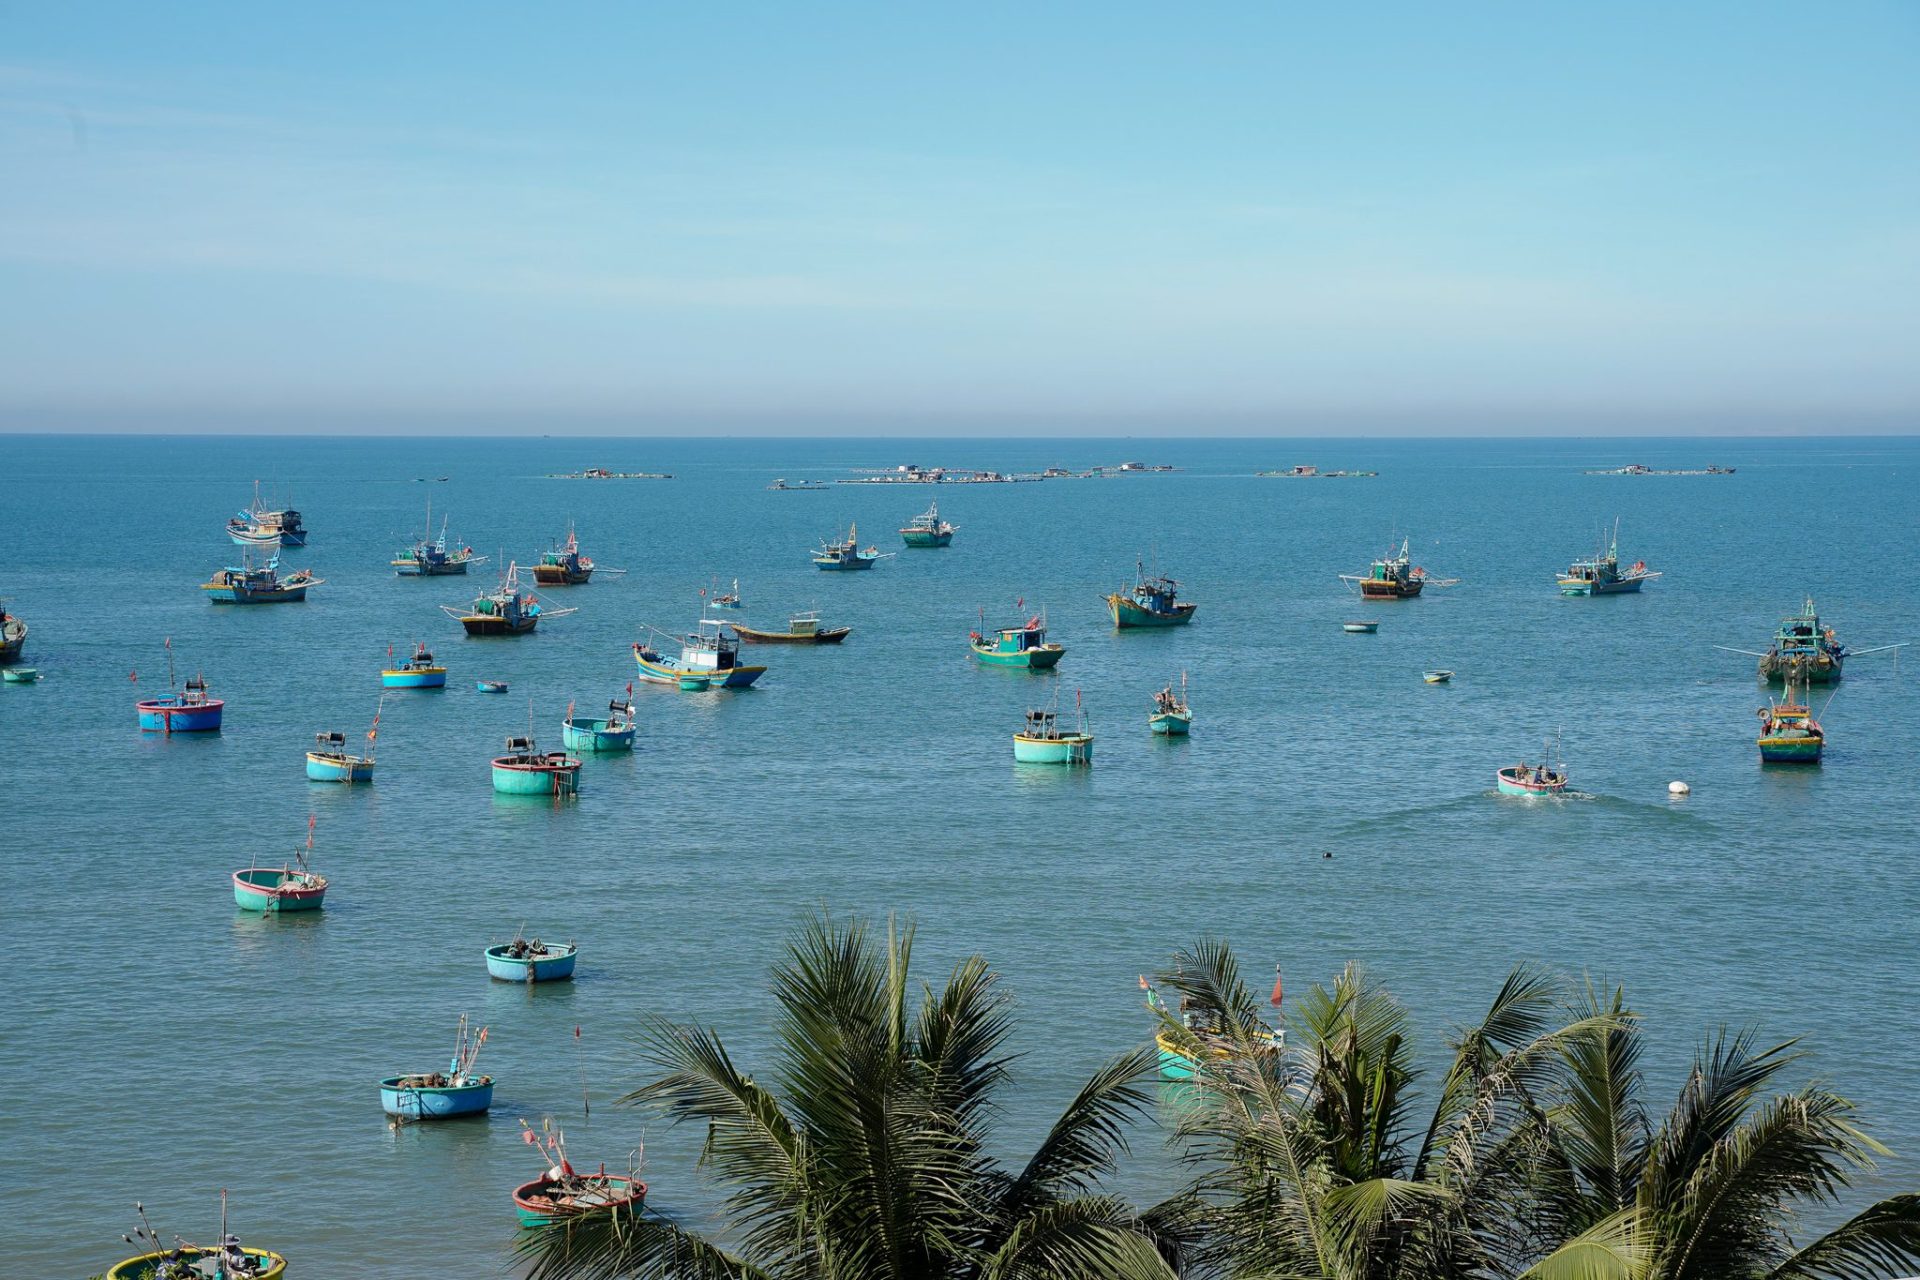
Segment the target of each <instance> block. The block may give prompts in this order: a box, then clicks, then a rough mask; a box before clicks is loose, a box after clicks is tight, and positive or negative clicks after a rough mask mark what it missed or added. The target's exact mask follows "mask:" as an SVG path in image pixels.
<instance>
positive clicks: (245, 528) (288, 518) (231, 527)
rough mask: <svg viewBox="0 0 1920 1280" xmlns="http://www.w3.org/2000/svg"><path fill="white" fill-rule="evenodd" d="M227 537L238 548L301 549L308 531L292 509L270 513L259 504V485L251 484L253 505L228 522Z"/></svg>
mask: <svg viewBox="0 0 1920 1280" xmlns="http://www.w3.org/2000/svg"><path fill="white" fill-rule="evenodd" d="M227 535H228V536H229V537H231V538H232V539H233V541H234V542H235V543H237V544H238V545H240V546H251V547H304V546H306V545H307V531H306V528H305V527H304V526H302V525H301V523H300V513H299V512H298V511H295V510H293V509H291V508H288V509H286V510H282V511H271V510H269V509H268V508H267V506H266V504H265V503H263V502H261V501H260V482H259V481H258V480H255V481H254V482H253V503H252V505H250V506H248V507H247V508H246V509H244V510H243V511H241V512H240V514H239V515H237V516H235V517H233V519H231V520H229V521H227Z"/></svg>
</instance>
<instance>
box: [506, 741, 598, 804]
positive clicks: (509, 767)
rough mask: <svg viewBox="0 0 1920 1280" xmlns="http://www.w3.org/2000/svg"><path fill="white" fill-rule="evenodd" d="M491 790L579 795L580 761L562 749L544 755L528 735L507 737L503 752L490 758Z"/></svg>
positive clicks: (521, 793)
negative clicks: (524, 736)
mask: <svg viewBox="0 0 1920 1280" xmlns="http://www.w3.org/2000/svg"><path fill="white" fill-rule="evenodd" d="M493 789H494V790H495V791H496V792H498V793H499V794H501V795H503V796H572V795H578V794H579V793H580V761H579V759H578V758H577V757H574V756H570V755H568V754H567V753H566V752H564V751H549V752H547V753H545V754H544V755H543V754H541V752H540V751H539V749H538V748H536V747H535V746H534V742H533V739H532V738H531V737H526V738H508V739H507V750H506V754H505V755H499V756H495V757H494V758H493Z"/></svg>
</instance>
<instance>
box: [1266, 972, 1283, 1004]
mask: <svg viewBox="0 0 1920 1280" xmlns="http://www.w3.org/2000/svg"><path fill="white" fill-rule="evenodd" d="M1283 994H1284V993H1283V992H1282V991H1281V990H1280V966H1279V965H1275V966H1273V994H1272V995H1270V996H1268V997H1267V1003H1268V1004H1270V1005H1272V1006H1273V1007H1274V1008H1276V1009H1278V1008H1279V1007H1280V1000H1281V997H1282V995H1283Z"/></svg>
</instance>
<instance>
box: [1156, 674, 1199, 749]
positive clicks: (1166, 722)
mask: <svg viewBox="0 0 1920 1280" xmlns="http://www.w3.org/2000/svg"><path fill="white" fill-rule="evenodd" d="M1147 728H1149V729H1151V730H1152V731H1153V732H1154V733H1156V734H1160V735H1161V736H1163V737H1169V738H1184V737H1186V736H1187V733H1188V731H1189V730H1190V729H1192V728H1193V708H1192V707H1190V706H1188V705H1187V673H1186V672H1184V671H1182V672H1181V673H1180V692H1178V693H1175V692H1174V691H1173V686H1172V685H1171V684H1169V685H1168V686H1167V687H1166V688H1164V689H1162V690H1160V691H1159V692H1158V693H1155V694H1154V695H1153V710H1152V711H1151V712H1149V713H1148V715H1147Z"/></svg>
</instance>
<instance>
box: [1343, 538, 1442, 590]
mask: <svg viewBox="0 0 1920 1280" xmlns="http://www.w3.org/2000/svg"><path fill="white" fill-rule="evenodd" d="M1411 544H1412V540H1411V539H1409V538H1402V539H1401V540H1400V550H1399V552H1398V553H1397V554H1396V553H1394V552H1392V551H1389V552H1388V553H1387V554H1386V555H1384V556H1382V557H1381V558H1380V559H1378V560H1375V561H1374V562H1373V565H1372V567H1371V568H1369V569H1368V570H1367V572H1365V573H1363V574H1361V573H1343V574H1341V575H1340V580H1341V581H1342V582H1348V583H1352V584H1353V585H1354V587H1355V588H1356V589H1357V590H1358V591H1359V592H1360V598H1361V599H1362V600H1411V599H1413V598H1414V597H1415V596H1417V595H1419V594H1420V592H1421V591H1422V590H1424V589H1425V588H1426V587H1427V586H1428V585H1429V584H1430V583H1431V585H1433V586H1451V585H1452V584H1453V583H1454V582H1455V581H1458V579H1448V580H1446V581H1444V582H1443V581H1440V580H1438V579H1431V578H1429V577H1428V576H1427V571H1426V570H1425V569H1423V568H1421V567H1420V566H1419V565H1416V564H1414V563H1413V556H1412V553H1411V551H1410V549H1409V548H1410V547H1411Z"/></svg>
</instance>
